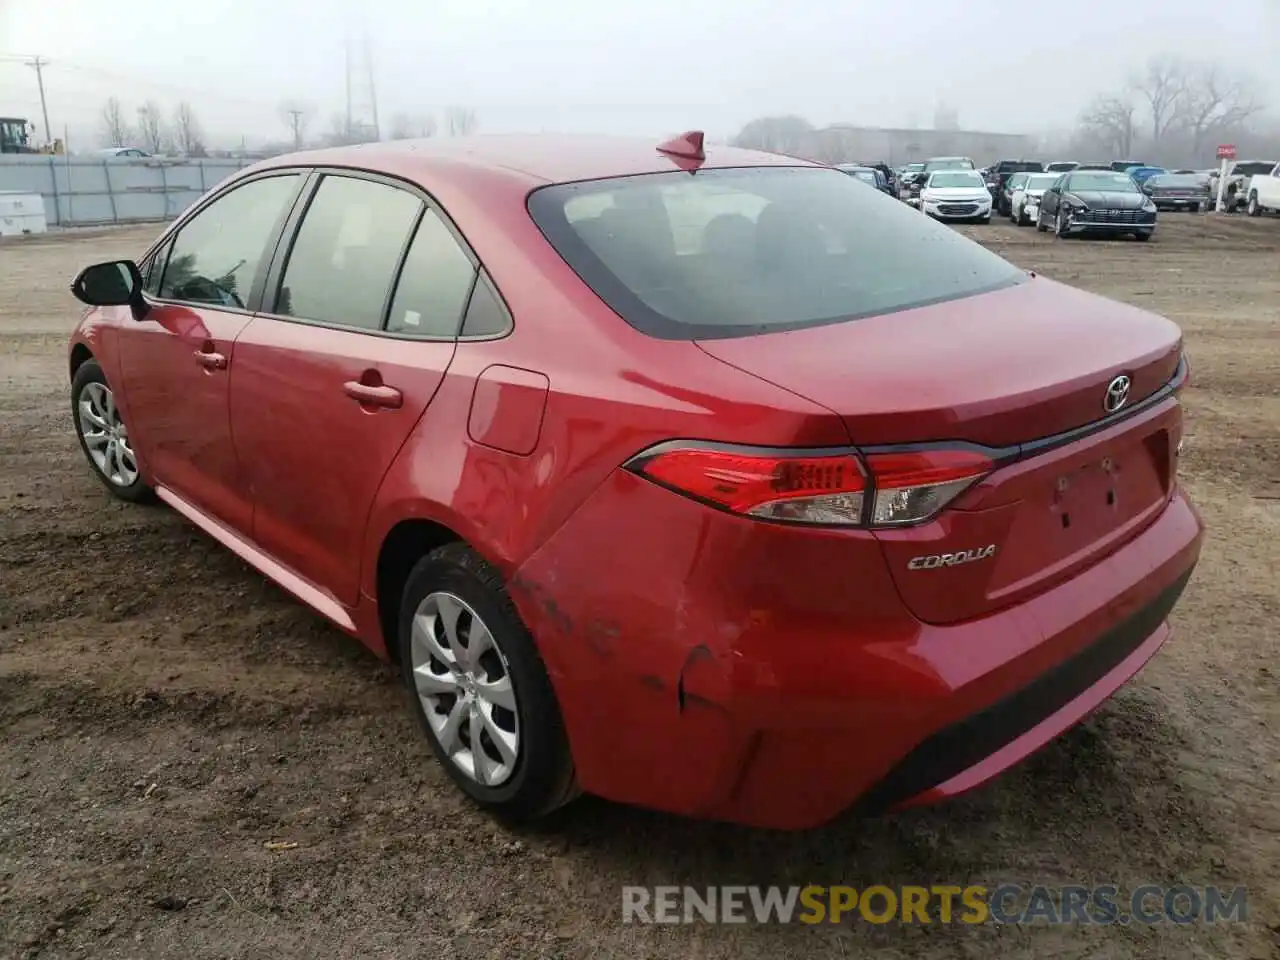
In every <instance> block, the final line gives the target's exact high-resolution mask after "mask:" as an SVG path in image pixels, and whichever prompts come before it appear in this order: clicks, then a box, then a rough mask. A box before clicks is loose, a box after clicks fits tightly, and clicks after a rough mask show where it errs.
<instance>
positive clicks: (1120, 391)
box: [1102, 374, 1129, 413]
mask: <svg viewBox="0 0 1280 960" xmlns="http://www.w3.org/2000/svg"><path fill="white" fill-rule="evenodd" d="M1128 402H1129V378H1128V377H1126V376H1125V375H1124V374H1121V375H1120V376H1118V377H1116V378H1115V379H1114V380H1112V381H1111V382H1110V383H1108V384H1107V392H1106V393H1105V394H1104V395H1103V397H1102V409H1103V410H1105V411H1107V413H1115V412H1116V411H1117V410H1119V409H1120V408H1121V407H1123V406H1124V405H1125V404H1126V403H1128Z"/></svg>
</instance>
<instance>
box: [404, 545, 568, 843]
mask: <svg viewBox="0 0 1280 960" xmlns="http://www.w3.org/2000/svg"><path fill="white" fill-rule="evenodd" d="M464 637H465V639H464ZM398 641H399V651H400V669H401V674H402V676H403V678H404V682H405V685H406V687H407V689H408V694H409V699H410V704H411V709H412V710H413V713H414V715H415V716H416V717H417V718H418V722H419V723H420V724H421V725H422V728H423V730H424V731H425V732H426V734H427V740H428V741H429V742H430V744H431V748H432V750H433V752H434V753H435V755H436V759H437V760H439V762H440V763H441V765H442V766H443V767H444V769H445V771H446V772H447V773H448V774H449V776H450V777H451V778H452V779H453V781H454V783H456V784H457V785H458V787H459V788H461V789H462V791H463V792H464V793H466V794H467V795H468V796H469V797H470V798H471V799H472V800H473V801H475V802H476V803H477V804H478V805H479V806H481V807H483V808H484V809H486V810H488V811H489V812H491V813H493V814H494V815H496V816H499V817H502V818H504V819H507V820H511V821H515V822H525V821H530V820H536V819H538V818H540V817H543V816H545V815H547V814H548V813H551V812H552V811H553V810H555V809H557V808H558V807H561V806H564V805H565V804H566V803H568V802H569V801H571V800H573V799H574V798H575V797H576V796H577V795H578V792H579V791H578V789H577V785H576V781H575V777H574V768H573V759H572V757H571V755H570V753H569V744H568V740H567V738H566V736H565V731H564V721H563V719H562V718H561V715H560V707H559V705H558V704H557V702H556V696H555V691H554V690H553V689H552V686H551V681H550V679H549V678H548V676H547V671H546V668H545V667H544V666H543V663H542V658H541V657H540V656H539V655H538V650H537V646H536V645H535V643H534V640H533V637H532V636H531V635H530V633H529V631H528V629H527V628H526V627H525V625H524V623H523V622H521V620H520V616H519V614H518V613H517V611H516V608H515V604H514V603H512V601H511V598H510V596H509V595H508V594H507V589H506V586H505V585H504V584H503V582H502V578H501V577H500V576H499V575H498V572H497V571H496V570H494V569H493V567H491V566H490V565H489V564H488V563H486V562H485V561H484V559H483V558H481V557H480V555H479V554H477V553H476V552H475V551H474V550H472V549H471V548H470V547H468V546H466V545H465V544H461V543H451V544H446V545H445V546H443V547H440V548H438V549H436V550H433V551H432V552H431V553H429V554H427V555H426V556H425V557H423V558H422V559H421V560H419V561H418V563H417V565H416V566H415V567H414V568H413V570H412V572H410V574H409V579H408V581H407V582H406V583H405V588H404V593H403V596H402V598H401V601H400V618H399V637H398ZM450 690H452V691H454V692H452V693H451V692H449V691H450ZM499 701H502V702H501V703H500V702H499Z"/></svg>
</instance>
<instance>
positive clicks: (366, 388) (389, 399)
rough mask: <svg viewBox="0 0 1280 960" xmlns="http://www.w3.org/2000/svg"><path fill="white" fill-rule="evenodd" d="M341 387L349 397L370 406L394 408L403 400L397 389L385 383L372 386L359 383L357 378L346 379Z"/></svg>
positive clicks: (397, 407)
mask: <svg viewBox="0 0 1280 960" xmlns="http://www.w3.org/2000/svg"><path fill="white" fill-rule="evenodd" d="M342 389H343V391H344V392H345V393H346V395H347V396H348V397H350V398H351V399H353V400H358V401H359V402H360V403H361V404H364V405H366V406H370V407H387V408H388V409H391V410H396V409H399V407H400V404H402V403H403V402H404V395H403V394H401V393H400V391H399V390H397V389H396V388H395V387H388V386H387V385H385V384H379V385H377V386H374V385H372V384H368V383H361V382H360V381H359V380H348V381H347V382H346V383H344V384H343V385H342Z"/></svg>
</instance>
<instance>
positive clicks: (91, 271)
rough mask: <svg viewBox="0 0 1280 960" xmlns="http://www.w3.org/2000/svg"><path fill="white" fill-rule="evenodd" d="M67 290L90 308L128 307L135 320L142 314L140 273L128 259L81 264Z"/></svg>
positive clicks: (142, 302)
mask: <svg viewBox="0 0 1280 960" xmlns="http://www.w3.org/2000/svg"><path fill="white" fill-rule="evenodd" d="M71 292H72V294H73V295H74V296H75V298H76V299H77V300H79V301H80V302H81V303H86V304H88V305H89V306H91V307H132V308H133V315H134V318H135V319H138V320H141V319H142V317H143V316H144V315H145V314H146V311H147V306H146V302H145V301H144V300H143V299H142V273H141V271H139V270H138V265H137V264H136V263H134V262H133V261H132V260H112V261H109V262H107V263H95V264H93V265H92V266H88V267H85V268H84V269H83V270H81V271H80V273H79V274H78V275H77V276H76V278H75V280H73V281H72V283H71Z"/></svg>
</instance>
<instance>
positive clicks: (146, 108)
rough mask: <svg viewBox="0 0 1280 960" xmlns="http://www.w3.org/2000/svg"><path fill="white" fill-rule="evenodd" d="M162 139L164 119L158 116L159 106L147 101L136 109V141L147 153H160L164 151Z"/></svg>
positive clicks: (152, 101) (163, 135)
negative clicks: (137, 140) (138, 141)
mask: <svg viewBox="0 0 1280 960" xmlns="http://www.w3.org/2000/svg"><path fill="white" fill-rule="evenodd" d="M164 137H165V132H164V118H163V117H162V116H161V115H160V105H159V104H158V103H156V102H155V101H154V100H148V101H147V102H146V103H144V104H143V105H142V106H140V107H139V108H138V139H139V140H141V141H142V144H141V145H142V147H143V148H144V149H146V150H147V151H148V152H149V153H160V152H161V151H162V150H163V149H164Z"/></svg>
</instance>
